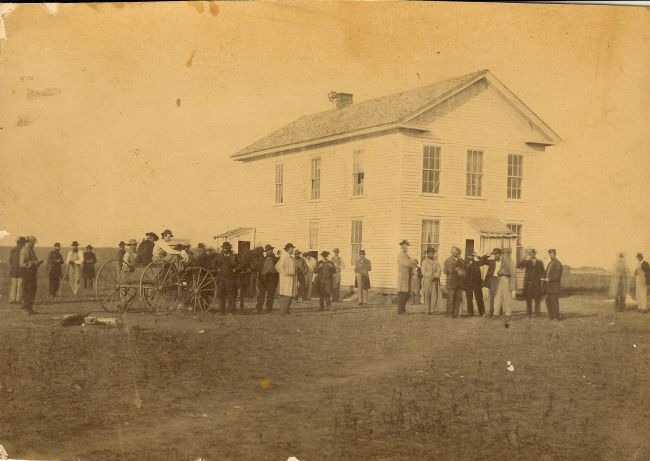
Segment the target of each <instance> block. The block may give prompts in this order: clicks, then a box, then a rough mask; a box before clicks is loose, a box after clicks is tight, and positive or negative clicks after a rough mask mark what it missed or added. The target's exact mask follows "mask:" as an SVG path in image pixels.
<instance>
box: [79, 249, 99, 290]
mask: <svg viewBox="0 0 650 461" xmlns="http://www.w3.org/2000/svg"><path fill="white" fill-rule="evenodd" d="M95 264H97V256H95V253H93V247H92V245H88V246H86V251H85V252H84V265H83V271H82V275H83V279H84V288H86V289H90V290H92V288H93V282H94V281H95Z"/></svg>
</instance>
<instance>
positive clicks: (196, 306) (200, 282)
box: [182, 267, 217, 313]
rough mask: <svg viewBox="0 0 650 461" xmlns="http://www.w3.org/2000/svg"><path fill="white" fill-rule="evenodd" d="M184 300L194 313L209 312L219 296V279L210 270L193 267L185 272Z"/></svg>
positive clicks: (183, 282) (183, 283)
mask: <svg viewBox="0 0 650 461" xmlns="http://www.w3.org/2000/svg"><path fill="white" fill-rule="evenodd" d="M182 287H183V301H184V303H185V305H186V306H187V308H188V309H192V311H193V312H194V313H199V312H207V310H208V309H209V308H210V304H211V303H212V302H213V301H214V299H215V298H216V296H217V281H216V280H215V278H214V276H213V275H212V274H211V273H210V271H208V270H206V269H204V268H202V267H193V268H191V269H188V270H187V271H185V272H183V281H182Z"/></svg>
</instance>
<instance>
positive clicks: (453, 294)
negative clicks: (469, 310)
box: [447, 288, 463, 318]
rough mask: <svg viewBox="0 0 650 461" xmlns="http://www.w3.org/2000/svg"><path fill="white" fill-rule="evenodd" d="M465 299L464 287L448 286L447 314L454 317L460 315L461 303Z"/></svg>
mask: <svg viewBox="0 0 650 461" xmlns="http://www.w3.org/2000/svg"><path fill="white" fill-rule="evenodd" d="M462 300H463V289H462V288H447V314H451V316H452V318H458V317H459V316H460V304H461V302H462Z"/></svg>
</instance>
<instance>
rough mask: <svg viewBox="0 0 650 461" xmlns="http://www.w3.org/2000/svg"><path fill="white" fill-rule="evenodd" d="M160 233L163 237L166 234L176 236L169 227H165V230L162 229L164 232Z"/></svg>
mask: <svg viewBox="0 0 650 461" xmlns="http://www.w3.org/2000/svg"><path fill="white" fill-rule="evenodd" d="M160 235H162V236H163V237H164V236H165V235H169V236H170V237H173V236H174V234H173V233H172V231H170V230H169V229H165V230H164V231H162V234H160Z"/></svg>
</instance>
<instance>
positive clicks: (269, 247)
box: [264, 244, 275, 251]
mask: <svg viewBox="0 0 650 461" xmlns="http://www.w3.org/2000/svg"><path fill="white" fill-rule="evenodd" d="M273 248H275V247H272V246H271V245H269V244H266V245H264V251H273Z"/></svg>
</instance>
